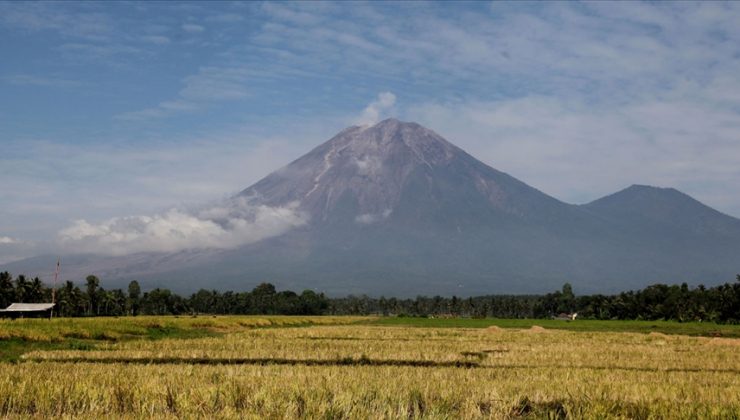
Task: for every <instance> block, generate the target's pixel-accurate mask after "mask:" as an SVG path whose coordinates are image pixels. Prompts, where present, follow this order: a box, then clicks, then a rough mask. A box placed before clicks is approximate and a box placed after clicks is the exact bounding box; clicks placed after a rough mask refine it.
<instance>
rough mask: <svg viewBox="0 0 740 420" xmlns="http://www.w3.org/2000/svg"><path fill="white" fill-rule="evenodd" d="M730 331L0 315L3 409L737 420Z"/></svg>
mask: <svg viewBox="0 0 740 420" xmlns="http://www.w3.org/2000/svg"><path fill="white" fill-rule="evenodd" d="M739 335H740V327H737V326H719V325H713V324H706V323H705V324H679V323H670V322H645V323H641V322H617V321H606V322H605V321H601V322H595V321H594V322H592V321H576V322H572V323H567V322H560V321H540V320H455V319H436V320H433V319H414V318H371V317H364V318H363V317H197V318H193V317H180V318H175V317H137V318H119V319H113V318H107V319H103V318H88V319H55V320H52V321H48V320H17V321H0V358H2V361H0V417H38V418H47V417H51V416H61V417H100V416H105V417H117V418H121V417H123V418H126V417H128V418H141V417H157V418H162V417H171V418H176V417H187V418H191V417H205V418H215V417H218V418H401V417H403V418H521V417H525V418H526V417H531V418H735V419H737V418H740V339H737V338H735V337H738V336H739ZM719 336H721V337H719Z"/></svg>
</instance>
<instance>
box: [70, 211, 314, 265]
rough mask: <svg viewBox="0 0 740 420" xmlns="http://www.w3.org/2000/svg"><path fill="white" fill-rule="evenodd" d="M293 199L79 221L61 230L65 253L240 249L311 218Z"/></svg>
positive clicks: (115, 253)
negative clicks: (279, 203)
mask: <svg viewBox="0 0 740 420" xmlns="http://www.w3.org/2000/svg"><path fill="white" fill-rule="evenodd" d="M297 207H298V204H297V203H294V204H291V205H289V206H285V207H269V206H265V205H261V204H252V203H250V202H249V201H248V200H247V199H245V198H233V199H228V200H226V201H224V202H223V203H220V204H219V205H214V206H209V207H205V208H202V209H199V210H195V211H187V210H180V209H172V210H170V211H168V212H166V213H164V214H158V215H155V216H130V217H116V218H112V219H109V220H107V221H104V222H102V223H97V224H94V223H89V222H87V221H85V220H78V221H76V222H75V223H74V224H73V225H72V226H70V227H68V228H66V229H63V230H62V231H60V232H59V235H58V239H59V243H60V245H61V246H62V247H63V248H64V250H65V252H83V253H94V254H105V255H127V254H133V253H136V252H177V251H182V250H187V249H203V248H222V249H228V248H236V247H238V246H241V245H247V244H250V243H253V242H257V241H259V240H262V239H265V238H269V237H272V236H277V235H280V234H282V233H285V232H287V231H288V230H290V229H292V228H294V227H297V226H300V225H303V224H304V223H306V222H307V221H308V218H307V216H306V215H305V214H303V213H301V212H300V211H299V210H298V208H297Z"/></svg>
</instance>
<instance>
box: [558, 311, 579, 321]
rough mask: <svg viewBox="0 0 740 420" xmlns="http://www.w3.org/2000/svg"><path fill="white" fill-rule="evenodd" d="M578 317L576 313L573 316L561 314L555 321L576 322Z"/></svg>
mask: <svg viewBox="0 0 740 420" xmlns="http://www.w3.org/2000/svg"><path fill="white" fill-rule="evenodd" d="M577 316H578V312H574V313H572V314H566V313H561V314H559V315H558V316H554V317H553V319H556V320H558V321H575V320H576V317H577Z"/></svg>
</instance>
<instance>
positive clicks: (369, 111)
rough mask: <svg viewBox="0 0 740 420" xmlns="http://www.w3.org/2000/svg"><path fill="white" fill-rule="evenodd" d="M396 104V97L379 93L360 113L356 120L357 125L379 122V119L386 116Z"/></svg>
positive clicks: (386, 93) (388, 93)
mask: <svg viewBox="0 0 740 420" xmlns="http://www.w3.org/2000/svg"><path fill="white" fill-rule="evenodd" d="M395 104H396V95H394V94H393V93H391V92H381V93H379V94H378V99H376V100H374V101H372V102H370V104H368V106H367V107H365V109H364V110H363V111H362V115H360V117H359V119H358V120H357V124H358V125H373V124H375V123H377V122H378V121H380V118H381V117H382V116H384V115H386V114H387V113H388V112H389V111H390V110H391V109H392V108H393V105H395Z"/></svg>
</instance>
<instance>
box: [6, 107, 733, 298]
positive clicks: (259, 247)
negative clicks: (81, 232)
mask: <svg viewBox="0 0 740 420" xmlns="http://www.w3.org/2000/svg"><path fill="white" fill-rule="evenodd" d="M233 199H234V200H239V201H241V202H246V203H249V205H250V206H266V207H269V208H291V209H295V211H296V212H299V213H300V214H301V215H302V216H301V217H302V218H303V219H304V220H305V223H303V224H298V225H296V226H295V227H292V228H291V229H289V230H288V231H286V232H281V233H280V234H278V235H275V236H271V237H267V238H264V239H261V240H259V241H257V242H253V243H249V244H247V245H243V246H239V247H236V248H231V249H214V248H212V247H211V248H209V249H207V250H188V251H181V252H170V253H139V254H135V255H128V256H118V257H110V256H109V257H102V256H98V255H94V254H88V255H77V256H70V257H67V258H66V259H65V261H66V263H67V270H66V272H67V273H70V272H71V274H77V275H79V276H80V277H82V276H84V274H89V273H95V274H97V275H99V276H100V277H101V278H103V279H104V281H106V282H107V283H110V282H115V281H119V282H121V284H123V283H125V282H127V281H129V280H133V279H137V280H139V281H140V282H142V284H143V285H144V286H145V287H147V286H148V287H154V286H161V287H168V288H171V289H174V290H177V291H193V290H196V289H199V288H215V289H232V290H245V289H249V288H251V287H253V286H254V285H256V284H258V283H260V282H264V281H267V282H271V283H274V284H275V285H276V286H278V287H279V288H289V289H293V290H303V289H314V290H317V291H324V292H327V293H329V294H333V295H340V294H350V293H354V294H361V293H366V294H371V295H381V294H385V295H395V296H414V295H419V294H421V295H434V294H444V295H452V294H457V295H463V296H464V295H476V294H493V293H541V292H546V291H550V290H553V289H557V288H559V287H560V286H561V285H562V284H563V283H564V282H570V283H571V284H572V285H573V286H574V287H575V288H576V290H577V291H578V292H582V293H597V292H604V293H607V292H615V291H621V290H626V289H631V288H640V287H644V286H646V285H649V284H652V283H656V282H665V283H676V282H684V281H685V282H688V283H690V284H697V283H700V282H703V283H705V284H716V283H721V282H725V281H728V280H730V279H732V278H734V276H735V274H736V273H737V272H740V220H738V219H736V218H733V217H730V216H728V215H725V214H722V213H720V212H718V211H716V210H713V209H711V208H709V207H707V206H705V205H703V204H702V203H699V202H698V201H696V200H694V199H693V198H691V197H689V196H687V195H685V194H683V193H681V192H679V191H677V190H674V189H664V188H656V187H649V186H632V187H629V188H627V189H625V190H623V191H620V192H618V193H616V194H612V195H610V196H607V197H604V198H602V199H599V200H596V201H594V202H592V203H589V204H585V205H574V204H568V203H564V202H562V201H559V200H557V199H555V198H553V197H551V196H549V195H547V194H545V193H543V192H541V191H539V190H537V189H535V188H533V187H530V186H529V185H527V184H525V183H524V182H522V181H519V180H517V179H516V178H514V177H512V176H510V175H508V174H506V173H503V172H500V171H498V170H496V169H493V168H491V167H490V166H488V165H486V164H484V163H482V162H480V161H478V160H477V159H475V158H474V157H472V156H471V155H469V154H468V153H466V152H465V151H463V150H462V149H460V148H458V147H457V146H455V145H453V144H452V143H450V142H448V141H447V140H445V139H444V138H442V137H441V136H440V135H438V134H437V133H435V132H434V131H432V130H429V129H427V128H425V127H422V126H421V125H419V124H415V123H408V122H401V121H398V120H396V119H387V120H384V121H382V122H380V123H377V124H375V125H372V126H364V127H359V126H354V127H349V128H347V129H345V130H343V131H341V132H340V133H338V134H337V135H336V136H334V137H333V138H331V139H330V140H328V141H327V142H325V143H323V144H321V145H319V146H318V147H316V148H315V149H313V150H311V151H310V152H309V153H307V154H306V155H304V156H302V157H300V158H299V159H297V160H295V161H294V162H292V163H290V164H289V165H287V166H285V167H284V168H281V169H279V170H277V171H275V172H273V173H271V174H270V175H268V176H267V177H265V178H263V179H262V180H260V181H259V182H257V183H256V184H254V185H252V186H250V187H248V188H246V189H245V190H243V191H241V192H240V193H238V194H237V195H236V196H235V197H233ZM39 261H40V259H38V258H34V259H29V260H25V261H20V262H17V263H12V264H8V265H7V266H6V267H4V268H3V269H9V270H12V271H14V272H17V273H21V272H26V273H29V274H32V273H33V272H34V271H33V268H34V267H35V265H38V263H39Z"/></svg>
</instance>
